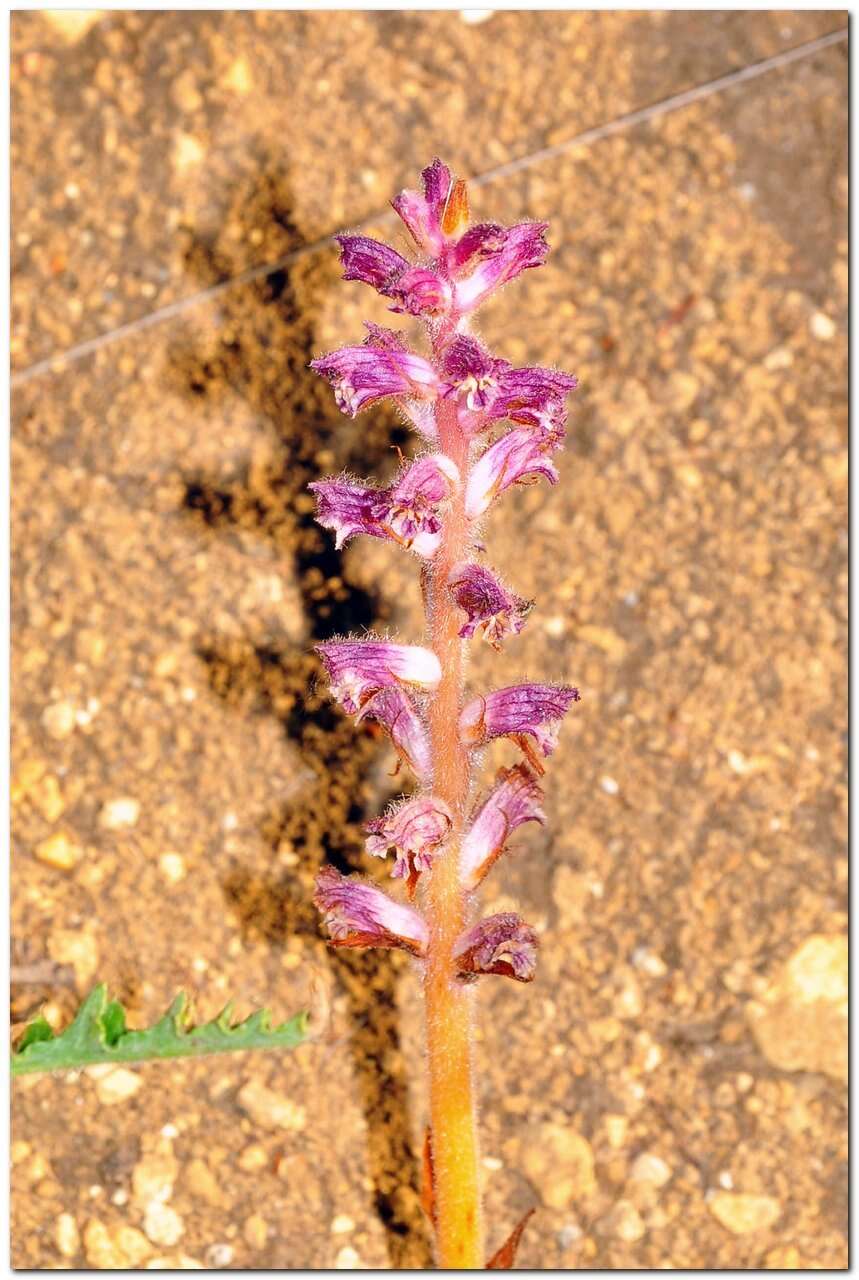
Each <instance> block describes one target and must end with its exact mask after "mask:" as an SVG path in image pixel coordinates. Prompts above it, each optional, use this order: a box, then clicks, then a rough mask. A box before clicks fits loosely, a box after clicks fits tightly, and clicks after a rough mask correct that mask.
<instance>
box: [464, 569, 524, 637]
mask: <svg viewBox="0 0 859 1280" xmlns="http://www.w3.org/2000/svg"><path fill="white" fill-rule="evenodd" d="M448 586H449V587H450V590H451V593H452V595H453V598H454V600H455V601H456V603H457V604H458V605H459V607H460V609H462V610H464V612H465V613H466V615H467V621H466V622H465V623H464V625H463V626H462V627H461V628H460V631H459V634H460V636H462V637H463V639H470V637H471V636H473V635H474V633H475V631H480V632H481V633H482V635H483V638H484V640H486V641H487V642H488V643H489V644H491V645H492V647H493V649H500V648H501V642H502V640H503V639H504V637H505V636H506V635H518V633H519V632H520V631H521V630H522V628H523V627H524V625H525V617H526V615H527V613H528V611H529V609H530V608H531V603H532V602H531V601H528V600H523V599H522V597H521V596H515V595H513V593H512V591H508V590H507V588H506V587H505V586H503V585H502V583H501V582H499V581H498V579H497V578H496V577H495V575H494V574H493V573H490V572H489V570H488V569H484V568H483V566H482V565H478V564H473V563H470V562H469V563H465V564H460V565H457V566H456V568H454V569H453V570H452V571H451V575H450V578H449V579H448Z"/></svg>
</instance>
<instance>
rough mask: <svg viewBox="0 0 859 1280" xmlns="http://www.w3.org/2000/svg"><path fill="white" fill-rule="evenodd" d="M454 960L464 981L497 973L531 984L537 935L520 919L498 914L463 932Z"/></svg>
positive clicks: (535, 964) (535, 961)
mask: <svg viewBox="0 0 859 1280" xmlns="http://www.w3.org/2000/svg"><path fill="white" fill-rule="evenodd" d="M454 958H455V959H456V961H457V963H458V965H459V976H460V977H461V978H464V979H465V980H466V981H468V980H469V979H471V980H473V979H474V978H475V977H477V976H478V974H481V973H498V974H500V975H501V976H502V977H504V978H515V979H516V981H517V982H531V980H532V979H533V977H534V971H535V969H536V966H537V935H536V933H535V932H534V930H533V929H532V928H531V926H530V925H529V924H526V923H525V921H524V920H523V919H522V917H521V916H517V915H516V914H515V913H513V912H507V911H505V912H501V913H500V914H499V915H496V916H487V917H486V919H485V920H481V921H479V923H478V924H476V925H475V926H474V927H473V928H472V929H468V930H467V931H466V932H465V933H463V934H462V936H461V937H460V938H459V940H458V942H457V943H456V946H455V948H454Z"/></svg>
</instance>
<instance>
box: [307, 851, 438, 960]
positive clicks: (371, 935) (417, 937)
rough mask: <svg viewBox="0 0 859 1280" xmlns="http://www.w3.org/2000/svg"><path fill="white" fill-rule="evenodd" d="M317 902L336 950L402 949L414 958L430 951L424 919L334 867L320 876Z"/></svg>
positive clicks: (316, 894) (323, 871)
mask: <svg viewBox="0 0 859 1280" xmlns="http://www.w3.org/2000/svg"><path fill="white" fill-rule="evenodd" d="M313 901H314V903H315V904H316V906H317V907H318V908H319V910H320V911H321V912H322V923H323V924H324V925H325V928H326V929H327V930H328V932H329V934H330V937H331V946H332V947H398V948H400V949H401V950H403V951H409V952H410V953H411V954H412V955H414V956H422V955H423V954H424V952H425V951H426V945H427V939H428V937H429V931H428V929H427V925H426V921H425V920H424V918H423V916H421V915H420V914H419V913H418V912H417V911H415V910H414V908H413V907H407V906H404V905H402V904H401V903H398V902H394V900H393V898H389V897H388V895H387V894H386V893H383V891H382V890H381V889H376V888H375V887H374V886H373V885H369V884H365V883H364V882H363V881H361V880H357V879H355V878H354V877H351V876H341V874H340V872H339V871H335V869H334V868H333V867H323V868H322V870H321V871H320V872H319V875H318V876H317V877H316V893H315V895H314V898H313Z"/></svg>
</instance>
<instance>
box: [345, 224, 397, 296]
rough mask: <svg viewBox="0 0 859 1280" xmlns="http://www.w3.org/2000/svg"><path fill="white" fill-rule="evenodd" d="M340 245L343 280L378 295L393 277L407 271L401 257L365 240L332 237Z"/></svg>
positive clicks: (380, 244) (393, 251)
mask: <svg viewBox="0 0 859 1280" xmlns="http://www.w3.org/2000/svg"><path fill="white" fill-rule="evenodd" d="M334 238H335V240H336V241H337V243H338V244H339V245H340V261H341V263H342V264H343V279H344V280H363V282H364V284H371V285H372V286H373V288H374V289H378V290H379V292H380V293H384V292H385V286H386V285H388V284H389V283H390V281H391V280H392V279H394V278H396V277H397V276H400V275H402V273H403V272H404V271H407V270H408V268H409V266H410V263H409V261H408V259H407V258H404V257H403V256H402V254H399V253H397V252H396V250H395V249H391V248H390V247H389V246H388V245H386V244H382V243H381V242H380V241H378V240H371V239H370V237H369V236H346V235H344V236H335V237H334Z"/></svg>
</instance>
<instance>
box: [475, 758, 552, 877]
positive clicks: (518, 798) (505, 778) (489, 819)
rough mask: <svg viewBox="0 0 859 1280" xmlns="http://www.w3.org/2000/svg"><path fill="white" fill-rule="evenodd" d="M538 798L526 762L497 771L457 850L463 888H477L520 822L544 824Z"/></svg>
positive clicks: (533, 776) (520, 824) (533, 779)
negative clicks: (492, 786)
mask: <svg viewBox="0 0 859 1280" xmlns="http://www.w3.org/2000/svg"><path fill="white" fill-rule="evenodd" d="M542 799H543V792H542V791H541V789H540V784H539V782H538V781H537V778H536V776H535V775H534V774H533V773H532V772H531V770H530V769H529V768H528V766H527V765H526V764H517V765H515V766H514V767H513V768H512V769H500V770H499V771H498V774H497V776H496V785H495V787H494V789H493V790H492V791H491V792H490V793H489V795H488V797H487V798H486V800H484V802H483V803H482V804H481V805H480V807H479V808H478V810H477V812H476V813H475V814H474V816H473V818H472V820H471V826H470V827H469V828H468V831H467V832H466V834H465V838H464V839H463V842H462V847H461V849H460V854H459V873H460V876H461V878H462V884H463V887H464V888H465V889H468V890H471V889H476V888H477V886H478V885H479V884H480V882H481V880H482V879H483V878H484V876H485V875H486V873H487V872H488V871H489V869H490V867H491V866H492V864H493V863H494V862H495V861H496V859H497V858H499V857H500V856H501V854H502V853H503V852H504V846H505V845H506V843H507V841H508V839H509V838H510V836H511V835H512V834H513V832H514V831H515V830H516V828H517V827H521V826H522V824H523V823H524V822H539V823H542V824H543V825H545V822H546V815H545V814H544V812H543V810H542V809H541V808H540V801H541V800H542Z"/></svg>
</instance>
